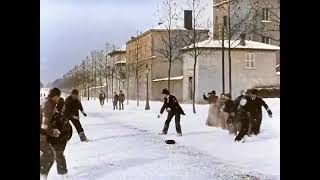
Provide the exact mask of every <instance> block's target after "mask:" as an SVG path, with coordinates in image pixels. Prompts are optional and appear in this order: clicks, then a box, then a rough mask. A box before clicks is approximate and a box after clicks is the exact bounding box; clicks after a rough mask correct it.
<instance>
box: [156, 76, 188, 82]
mask: <svg viewBox="0 0 320 180" xmlns="http://www.w3.org/2000/svg"><path fill="white" fill-rule="evenodd" d="M168 79H169V78H161V79H154V80H152V81H153V82H158V81H168ZM182 79H183V76H176V77H170V81H174V80H182Z"/></svg>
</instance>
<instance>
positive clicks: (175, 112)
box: [158, 89, 185, 136]
mask: <svg viewBox="0 0 320 180" xmlns="http://www.w3.org/2000/svg"><path fill="white" fill-rule="evenodd" d="M162 94H163V95H164V103H163V106H162V108H161V110H160V115H158V118H160V116H161V114H163V112H164V110H165V109H166V110H167V112H168V116H167V120H166V122H165V124H164V127H163V130H162V133H159V134H160V135H162V134H167V132H168V129H169V124H170V121H171V120H172V118H173V116H174V117H175V123H176V131H177V133H178V136H182V132H181V125H180V115H181V114H182V115H185V113H184V111H183V109H182V108H181V106H180V105H179V103H178V100H177V98H176V97H175V96H173V95H170V92H169V90H168V89H163V90H162Z"/></svg>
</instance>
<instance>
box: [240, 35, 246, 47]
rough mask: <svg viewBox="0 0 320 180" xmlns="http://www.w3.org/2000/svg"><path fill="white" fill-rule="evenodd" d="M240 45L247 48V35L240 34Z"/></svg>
mask: <svg viewBox="0 0 320 180" xmlns="http://www.w3.org/2000/svg"><path fill="white" fill-rule="evenodd" d="M240 38H241V40H240V44H241V46H245V45H246V35H245V34H240Z"/></svg>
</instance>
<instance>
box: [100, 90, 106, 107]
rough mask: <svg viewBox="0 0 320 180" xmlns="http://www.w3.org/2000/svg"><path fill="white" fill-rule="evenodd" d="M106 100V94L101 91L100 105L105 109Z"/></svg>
mask: <svg viewBox="0 0 320 180" xmlns="http://www.w3.org/2000/svg"><path fill="white" fill-rule="evenodd" d="M105 99H106V94H105V93H104V92H103V91H102V90H101V91H100V93H99V100H100V105H101V107H102V108H103V105H104V100H105Z"/></svg>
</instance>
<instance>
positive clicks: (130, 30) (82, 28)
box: [40, 0, 211, 84]
mask: <svg viewBox="0 0 320 180" xmlns="http://www.w3.org/2000/svg"><path fill="white" fill-rule="evenodd" d="M210 1H211V0H210ZM160 2H161V0H41V1H40V62H41V65H40V75H41V80H42V81H43V82H44V83H45V84H46V83H48V82H52V81H54V80H55V79H57V78H60V77H62V75H63V74H64V73H66V72H67V71H68V70H69V69H71V68H72V67H73V66H74V65H76V64H80V62H81V61H82V60H83V59H84V58H85V57H86V55H88V54H89V52H90V51H91V50H93V49H101V48H103V47H104V44H105V43H106V41H108V42H111V43H114V44H116V45H117V46H118V47H120V46H122V45H123V44H125V43H126V41H127V40H128V39H130V37H131V36H134V35H136V32H137V30H139V31H143V30H146V29H148V28H150V27H152V26H154V25H155V24H157V21H158V18H157V15H156V11H157V4H159V3H160Z"/></svg>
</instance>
